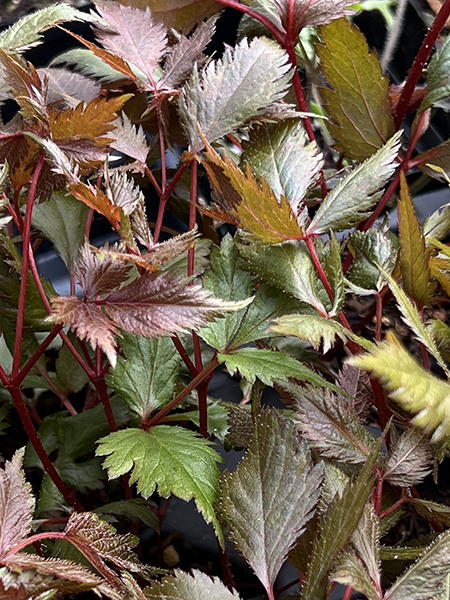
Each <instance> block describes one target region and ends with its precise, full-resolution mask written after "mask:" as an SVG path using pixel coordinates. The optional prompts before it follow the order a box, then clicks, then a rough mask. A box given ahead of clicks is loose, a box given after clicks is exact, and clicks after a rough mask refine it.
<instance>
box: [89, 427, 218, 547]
mask: <svg viewBox="0 0 450 600" xmlns="http://www.w3.org/2000/svg"><path fill="white" fill-rule="evenodd" d="M96 453H97V455H99V456H108V458H106V459H105V461H104V463H103V466H104V468H105V469H107V470H108V477H109V478H110V479H115V478H116V477H120V476H121V475H124V474H125V473H128V472H130V471H131V476H130V483H135V482H137V489H138V492H139V493H140V494H141V495H142V496H144V498H148V497H149V496H151V495H152V494H153V492H154V491H155V489H156V487H158V493H159V495H160V496H162V497H164V498H167V497H168V496H170V494H174V495H175V496H178V497H179V498H182V499H183V500H186V501H188V500H191V498H194V499H195V503H196V505H197V508H198V509H199V511H200V512H201V513H202V514H203V516H204V518H205V520H206V522H207V523H210V522H212V523H213V525H214V527H215V529H216V532H217V535H218V537H219V539H220V540H221V541H223V537H222V532H221V529H220V525H219V523H218V521H217V517H216V514H215V512H214V509H213V503H214V502H215V500H216V499H217V495H218V492H219V469H218V467H217V464H216V462H223V460H222V458H221V457H220V455H219V454H217V452H215V451H214V450H213V449H212V448H210V442H208V441H207V440H205V439H203V438H200V437H199V436H197V435H196V434H195V433H194V432H192V431H188V430H187V429H182V428H181V427H170V426H168V425H157V426H155V427H152V428H151V429H150V430H149V431H143V430H141V429H132V428H131V429H123V430H121V431H116V432H114V433H111V434H110V435H108V436H106V437H105V438H102V439H101V440H99V447H98V449H97V452H96Z"/></svg>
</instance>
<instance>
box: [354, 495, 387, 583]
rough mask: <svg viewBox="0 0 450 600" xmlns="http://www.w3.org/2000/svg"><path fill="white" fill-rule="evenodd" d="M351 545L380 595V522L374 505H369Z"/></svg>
mask: <svg viewBox="0 0 450 600" xmlns="http://www.w3.org/2000/svg"><path fill="white" fill-rule="evenodd" d="M350 544H351V545H352V546H353V548H354V549H355V551H356V554H357V555H358V557H359V558H360V560H361V561H362V562H363V564H364V566H365V567H366V570H367V573H368V574H369V577H370V579H371V581H372V583H373V584H374V585H375V588H376V589H377V590H378V593H379V594H380V591H381V573H380V522H379V518H378V516H377V514H376V513H375V509H374V507H373V505H372V504H367V505H366V507H365V509H364V511H363V513H362V515H361V518H360V520H359V523H358V527H357V528H356V529H355V531H354V532H353V533H352V536H351V538H350Z"/></svg>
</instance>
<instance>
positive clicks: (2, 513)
mask: <svg viewBox="0 0 450 600" xmlns="http://www.w3.org/2000/svg"><path fill="white" fill-rule="evenodd" d="M23 455H24V449H22V450H18V451H17V452H16V453H15V454H14V456H13V458H12V460H11V461H6V463H5V469H4V470H2V469H0V557H3V556H5V554H7V552H8V551H9V550H12V549H13V548H14V546H16V545H17V544H18V543H19V542H21V541H22V540H23V538H24V537H25V536H26V535H28V534H29V533H30V530H31V521H32V518H33V511H34V498H33V496H32V494H31V486H30V484H29V483H27V482H26V481H25V476H24V473H23V470H22V461H23Z"/></svg>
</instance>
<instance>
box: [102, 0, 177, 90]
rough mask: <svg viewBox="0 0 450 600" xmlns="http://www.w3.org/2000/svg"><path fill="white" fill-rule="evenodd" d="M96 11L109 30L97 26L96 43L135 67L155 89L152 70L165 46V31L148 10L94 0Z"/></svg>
mask: <svg viewBox="0 0 450 600" xmlns="http://www.w3.org/2000/svg"><path fill="white" fill-rule="evenodd" d="M95 5H96V8H97V10H98V12H99V13H100V15H101V16H102V17H103V19H104V20H105V21H107V23H108V24H109V25H110V26H111V29H109V28H107V27H105V26H103V25H97V26H96V28H95V35H96V38H97V40H98V41H99V42H100V43H101V44H102V45H103V46H104V48H106V50H108V51H109V52H112V53H113V54H115V55H116V56H119V57H120V58H122V59H123V60H126V61H127V62H129V63H131V64H133V65H135V66H136V67H138V69H140V70H141V71H142V73H143V74H144V75H145V77H146V78H147V79H148V82H149V84H150V86H151V87H152V88H153V87H154V85H155V84H154V79H153V76H154V71H155V69H156V66H157V65H158V63H159V61H160V60H161V58H162V56H163V54H164V51H165V49H166V45H167V37H166V28H165V27H164V26H163V25H161V24H160V23H157V22H156V21H155V20H154V18H153V17H152V13H151V12H150V10H149V9H147V10H146V11H142V10H139V9H137V8H133V7H130V6H123V5H122V4H119V3H118V2H111V1H105V0H101V1H100V0H97V2H96V3H95Z"/></svg>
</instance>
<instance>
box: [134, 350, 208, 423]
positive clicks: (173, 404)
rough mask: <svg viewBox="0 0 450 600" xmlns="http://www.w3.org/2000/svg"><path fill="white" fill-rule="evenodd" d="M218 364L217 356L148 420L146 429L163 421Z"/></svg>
mask: <svg viewBox="0 0 450 600" xmlns="http://www.w3.org/2000/svg"><path fill="white" fill-rule="evenodd" d="M218 366H219V361H218V360H217V358H213V360H212V361H211V362H210V363H209V365H208V366H207V367H205V368H204V369H203V371H202V372H201V373H199V374H198V375H197V377H194V379H193V380H192V381H191V383H189V384H188V385H187V386H186V387H185V388H184V390H182V391H181V392H180V393H179V394H178V395H177V396H175V398H174V399H173V400H171V401H170V402H169V404H167V405H166V406H165V407H164V408H163V409H162V410H160V411H159V413H158V414H156V415H155V416H154V417H153V418H152V419H150V420H149V421H147V423H146V424H145V427H144V429H150V427H153V426H154V425H157V424H158V423H159V422H160V421H161V419H163V418H164V417H165V416H166V415H167V414H168V413H170V411H171V410H172V409H174V408H175V407H176V406H177V404H179V403H180V402H182V401H183V400H184V399H185V398H186V396H188V395H189V394H190V393H191V392H192V390H195V388H196V387H197V386H198V385H199V384H200V383H202V381H204V380H205V379H207V378H208V376H209V375H211V374H212V373H213V372H214V369H215V368H216V367H218Z"/></svg>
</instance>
